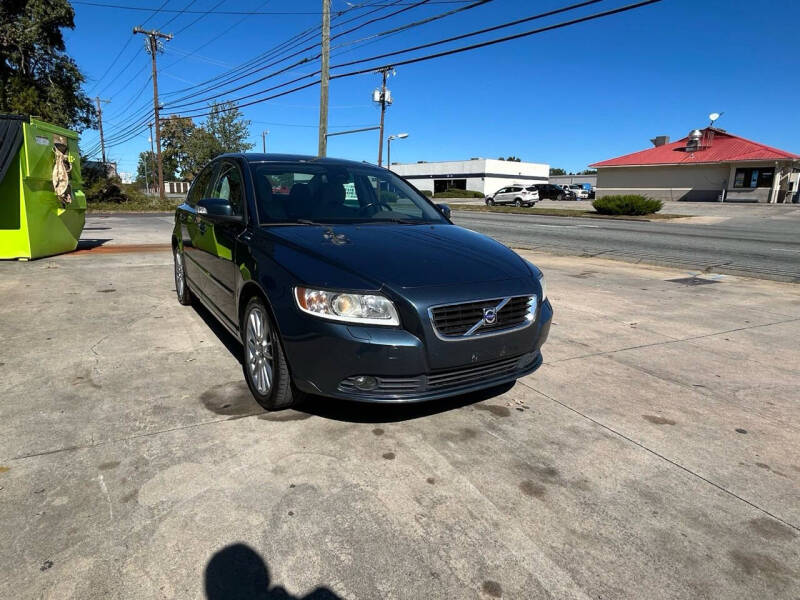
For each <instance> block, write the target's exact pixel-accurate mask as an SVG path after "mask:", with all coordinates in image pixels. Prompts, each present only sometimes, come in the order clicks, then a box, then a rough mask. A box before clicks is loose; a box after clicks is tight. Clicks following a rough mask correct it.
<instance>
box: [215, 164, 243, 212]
mask: <svg viewBox="0 0 800 600" xmlns="http://www.w3.org/2000/svg"><path fill="white" fill-rule="evenodd" d="M211 197H212V198H222V199H224V200H227V201H228V202H230V203H231V208H232V209H233V214H234V215H241V214H243V212H242V206H243V205H244V187H243V186H242V173H241V171H239V167H237V166H236V165H235V164H233V163H231V162H227V161H225V162H223V163H222V166H221V167H220V170H219V176H218V177H217V183H216V184H215V185H214V191H213V193H212V194H211Z"/></svg>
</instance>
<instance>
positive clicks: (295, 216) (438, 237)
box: [172, 154, 553, 409]
mask: <svg viewBox="0 0 800 600" xmlns="http://www.w3.org/2000/svg"><path fill="white" fill-rule="evenodd" d="M449 215H450V209H449V208H448V207H447V206H446V205H435V204H433V203H431V202H430V201H429V200H428V199H427V198H426V197H425V196H423V195H422V194H420V193H419V192H418V191H417V190H416V189H414V188H413V187H412V186H411V185H409V184H408V183H407V182H406V181H405V180H403V179H401V178H400V177H398V176H397V175H395V174H394V173H392V172H391V171H389V170H387V169H381V168H379V167H376V166H374V165H369V164H364V163H360V162H352V161H344V160H336V159H331V158H319V157H317V156H293V155H275V154H224V155H222V156H219V157H217V158H215V159H214V160H213V161H212V162H211V163H209V164H208V165H207V166H206V167H205V168H204V169H202V170H201V171H200V173H199V174H198V175H197V177H195V179H194V181H193V182H192V187H191V189H190V190H189V195H188V196H187V198H186V202H184V203H183V204H181V205H180V206H179V207H178V208H177V210H176V212H175V228H174V230H173V235H172V250H173V255H174V260H175V290H176V292H177V295H178V301H179V302H180V303H181V304H189V303H190V302H191V301H192V298H194V299H196V300H197V301H199V302H201V303H202V304H203V305H204V306H205V307H206V308H208V310H209V312H210V313H211V314H212V315H213V316H214V317H215V318H216V319H217V320H218V321H219V322H220V323H221V324H222V325H223V326H224V327H225V328H226V329H227V330H228V331H229V332H230V333H231V334H233V335H234V336H235V337H236V338H237V339H239V340H240V341H241V343H242V346H243V352H242V363H243V364H242V368H243V370H244V377H245V380H246V381H247V385H248V387H249V388H250V391H251V392H252V394H253V396H254V397H255V399H256V400H257V401H258V402H259V403H260V404H261V405H262V406H264V407H265V408H267V409H278V408H285V407H288V406H291V405H292V404H294V403H295V402H297V401H298V400H299V399H301V398H302V396H303V395H304V394H306V393H311V394H318V395H323V396H331V397H336V398H341V399H345V400H360V401H367V402H392V403H396V402H416V401H421V400H432V399H435V398H443V397H447V396H456V395H462V394H465V393H467V392H471V391H474V390H479V389H484V388H491V387H495V386H498V385H500V384H503V383H508V382H511V381H514V380H516V379H518V378H520V377H523V376H525V375H527V374H528V373H532V372H533V371H535V370H536V369H538V368H539V366H540V365H541V364H542V354H541V350H540V348H541V346H542V344H543V343H544V341H545V339H546V338H547V335H548V332H549V329H550V321H551V319H552V314H553V311H552V308H551V306H550V302H549V301H548V299H547V292H546V288H545V284H544V279H543V276H542V272H541V271H540V270H539V269H538V268H536V267H535V266H534V265H533V264H531V263H529V262H528V261H526V260H524V259H523V258H521V257H520V256H519V255H517V254H516V253H514V252H513V251H512V250H510V249H509V248H507V247H506V246H504V245H503V244H500V243H499V242H496V241H495V240H493V239H491V238H489V237H486V236H484V235H481V234H480V233H476V232H474V231H470V230H468V229H464V228H462V227H458V226H456V225H453V224H452V223H451V222H450V219H449ZM195 364H197V363H195ZM204 368H206V370H208V369H212V370H213V368H214V365H213V364H212V363H209V364H208V365H207V366H206V367H204Z"/></svg>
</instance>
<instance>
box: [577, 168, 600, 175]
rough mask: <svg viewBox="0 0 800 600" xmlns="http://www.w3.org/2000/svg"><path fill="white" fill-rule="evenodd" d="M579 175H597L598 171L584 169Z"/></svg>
mask: <svg viewBox="0 0 800 600" xmlns="http://www.w3.org/2000/svg"><path fill="white" fill-rule="evenodd" d="M578 175H597V169H584V170H583V171H581V172H580V173H578Z"/></svg>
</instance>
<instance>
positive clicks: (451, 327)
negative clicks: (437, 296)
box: [428, 294, 537, 342]
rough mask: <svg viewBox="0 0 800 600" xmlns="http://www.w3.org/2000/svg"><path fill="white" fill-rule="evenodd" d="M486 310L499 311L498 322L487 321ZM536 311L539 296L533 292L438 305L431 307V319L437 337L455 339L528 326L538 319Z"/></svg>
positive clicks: (485, 335) (498, 332) (516, 329)
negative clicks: (488, 322)
mask: <svg viewBox="0 0 800 600" xmlns="http://www.w3.org/2000/svg"><path fill="white" fill-rule="evenodd" d="M485 309H493V310H494V311H495V312H496V316H497V322H496V323H492V324H487V323H486V321H485V319H484V316H483V315H484V314H485ZM536 310H537V296H536V295H535V294H531V295H526V296H507V297H500V298H487V299H484V300H472V301H469V302H457V303H453V304H439V305H436V306H431V307H430V308H428V318H429V320H430V323H431V327H432V328H433V332H434V333H435V334H436V337H438V338H439V339H440V340H443V341H446V342H455V341H462V340H472V339H476V338H479V337H488V336H492V335H501V334H504V333H510V332H512V331H519V330H520V329H525V328H526V327H529V326H530V325H531V324H532V323H533V322H534V321H535V320H536ZM462 330H463V331H462Z"/></svg>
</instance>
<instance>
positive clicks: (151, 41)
mask: <svg viewBox="0 0 800 600" xmlns="http://www.w3.org/2000/svg"><path fill="white" fill-rule="evenodd" d="M133 33H135V34H136V33H141V34H143V35H146V36H147V52H148V53H149V54H150V57H151V58H152V59H153V114H154V121H155V125H156V161H157V162H158V195H159V196H160V197H161V199H162V200H163V199H164V166H163V165H162V164H161V121H160V120H159V117H158V108H159V107H158V70H157V68H156V54H158V52H159V44H160V43H161V42H159V39H164V40H167V41H169V40H171V39H172V34H171V33H161V32H160V31H157V30H155V29H149V30H148V29H143V28H141V27H134V28H133Z"/></svg>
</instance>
